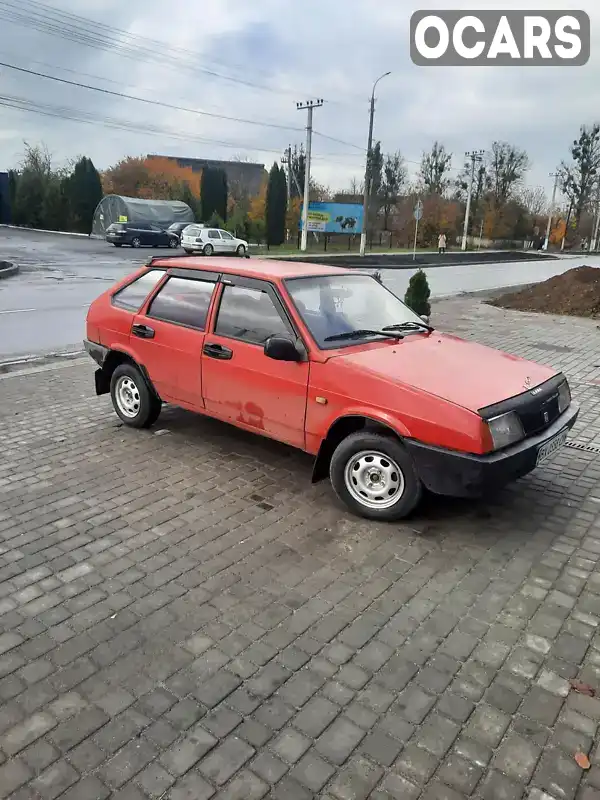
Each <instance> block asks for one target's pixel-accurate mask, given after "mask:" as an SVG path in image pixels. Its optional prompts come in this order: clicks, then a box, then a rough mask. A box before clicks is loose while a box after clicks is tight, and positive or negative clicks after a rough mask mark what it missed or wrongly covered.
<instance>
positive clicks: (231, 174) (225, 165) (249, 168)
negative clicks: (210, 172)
mask: <svg viewBox="0 0 600 800" xmlns="http://www.w3.org/2000/svg"><path fill="white" fill-rule="evenodd" d="M147 159H148V161H151V160H153V159H156V160H160V161H173V162H175V163H176V164H177V165H178V166H180V167H191V169H192V171H193V172H202V170H203V169H204V168H205V167H209V168H211V169H222V170H224V172H225V174H226V175H227V183H228V185H229V187H230V189H231V187H234V186H235V187H236V188H237V190H238V192H240V193H244V194H246V195H247V196H248V197H254V196H255V195H257V194H259V192H260V190H261V188H262V186H263V183H264V182H265V181H266V180H267V177H268V176H267V171H266V170H265V165H264V164H254V163H251V162H248V161H218V160H216V159H212V158H180V157H179V156H161V155H152V154H149V155H148V156H147Z"/></svg>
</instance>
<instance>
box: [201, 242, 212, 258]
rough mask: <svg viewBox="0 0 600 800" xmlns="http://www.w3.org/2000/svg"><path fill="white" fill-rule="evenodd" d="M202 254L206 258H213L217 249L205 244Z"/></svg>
mask: <svg viewBox="0 0 600 800" xmlns="http://www.w3.org/2000/svg"><path fill="white" fill-rule="evenodd" d="M202 252H203V253H204V255H205V256H212V254H213V253H214V252H215V248H214V247H213V246H212V244H205V245H204V249H203V250H202Z"/></svg>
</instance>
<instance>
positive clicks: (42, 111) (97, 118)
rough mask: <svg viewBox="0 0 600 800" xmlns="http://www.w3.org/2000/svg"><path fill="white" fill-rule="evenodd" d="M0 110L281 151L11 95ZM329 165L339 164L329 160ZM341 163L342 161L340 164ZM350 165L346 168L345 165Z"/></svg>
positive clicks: (3, 97)
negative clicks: (137, 122) (5, 109)
mask: <svg viewBox="0 0 600 800" xmlns="http://www.w3.org/2000/svg"><path fill="white" fill-rule="evenodd" d="M0 107H3V108H9V109H13V110H16V111H25V112H27V113H32V114H38V115H41V116H44V117H51V118H54V119H59V120H69V121H71V122H78V123H82V124H88V125H96V126H98V125H100V126H102V127H105V128H111V129H114V130H122V131H127V132H130V133H142V134H148V135H151V136H161V137H162V138H163V139H164V138H169V139H173V140H177V141H182V142H192V143H199V144H212V145H217V146H220V147H227V148H232V149H235V150H247V151H256V152H262V153H276V154H279V153H280V152H281V148H279V147H273V148H268V147H260V146H258V145H254V144H251V143H248V142H232V141H224V140H221V139H212V138H208V137H204V136H197V135H196V134H189V133H184V132H181V131H173V130H171V129H169V128H165V127H158V126H156V125H152V124H149V123H140V124H136V123H132V122H129V121H127V120H123V119H117V118H114V117H106V116H101V115H95V114H90V113H89V112H86V111H81V110H80V109H74V108H71V107H68V106H55V105H50V104H47V103H39V102H36V101H33V100H29V99H27V98H24V97H16V96H9V95H0ZM315 158H317V159H319V160H325V158H326V157H325V156H313V160H315ZM327 162H328V163H336V162H334V161H332V160H331V159H330V158H328V157H327ZM338 163H339V162H338ZM343 166H346V165H343Z"/></svg>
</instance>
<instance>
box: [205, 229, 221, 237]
mask: <svg viewBox="0 0 600 800" xmlns="http://www.w3.org/2000/svg"><path fill="white" fill-rule="evenodd" d="M208 238H209V239H220V238H221V234H220V233H219V231H209V232H208Z"/></svg>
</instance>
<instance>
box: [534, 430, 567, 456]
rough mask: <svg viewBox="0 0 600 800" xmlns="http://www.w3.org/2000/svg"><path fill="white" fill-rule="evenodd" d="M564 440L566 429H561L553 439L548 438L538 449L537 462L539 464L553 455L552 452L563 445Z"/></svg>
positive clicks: (565, 438) (565, 439)
mask: <svg viewBox="0 0 600 800" xmlns="http://www.w3.org/2000/svg"><path fill="white" fill-rule="evenodd" d="M566 441H567V431H566V430H564V431H561V432H560V433H559V434H557V435H556V436H555V437H554V439H550V441H549V442H546V444H543V445H542V446H541V447H540V449H539V450H538V454H537V463H538V464H541V463H542V461H546V459H548V458H550V456H552V455H554V453H556V451H557V450H560V448H561V447H562V446H563V445H564V443H565V442H566Z"/></svg>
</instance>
